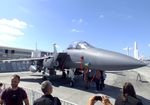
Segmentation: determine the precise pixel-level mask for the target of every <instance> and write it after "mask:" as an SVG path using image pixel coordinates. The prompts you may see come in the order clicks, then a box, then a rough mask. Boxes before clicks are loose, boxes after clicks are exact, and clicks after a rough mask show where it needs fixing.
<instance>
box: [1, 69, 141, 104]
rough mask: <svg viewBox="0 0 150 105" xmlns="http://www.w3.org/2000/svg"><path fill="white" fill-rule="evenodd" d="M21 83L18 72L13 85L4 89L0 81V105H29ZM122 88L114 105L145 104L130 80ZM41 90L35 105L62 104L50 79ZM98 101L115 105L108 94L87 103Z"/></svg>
mask: <svg viewBox="0 0 150 105" xmlns="http://www.w3.org/2000/svg"><path fill="white" fill-rule="evenodd" d="M100 75H101V73H100V71H97V77H96V78H99V77H100ZM19 83H20V76H19V75H16V74H15V75H12V77H11V87H8V88H6V89H4V90H3V89H2V86H3V83H0V105H29V100H28V96H27V93H26V91H25V90H24V89H23V88H21V87H19V86H18V84H19ZM97 89H98V87H97ZM122 90H123V91H122V93H121V95H120V96H118V98H117V99H116V100H115V103H114V105H143V104H142V101H141V100H140V99H139V98H137V96H136V92H135V90H134V87H133V85H132V84H131V83H130V82H126V83H124V85H123V88H122ZM41 91H42V92H43V95H42V96H41V97H40V98H38V99H36V100H35V101H34V102H33V105H61V102H60V99H59V98H58V97H54V96H52V92H53V86H52V83H51V82H50V81H49V80H46V81H43V82H42V83H41ZM97 101H100V102H101V103H102V104H103V105H113V104H112V103H111V102H110V100H109V97H108V96H92V97H90V98H89V100H88V103H87V105H94V104H95V103H96V102H97ZM23 103H24V104H23Z"/></svg>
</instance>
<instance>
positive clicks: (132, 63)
mask: <svg viewBox="0 0 150 105" xmlns="http://www.w3.org/2000/svg"><path fill="white" fill-rule="evenodd" d="M118 59H120V60H119V61H118V64H120V65H122V69H134V68H138V67H143V66H146V64H145V63H144V62H143V61H140V60H137V59H135V58H132V57H130V56H124V55H122V56H120V57H119V58H118Z"/></svg>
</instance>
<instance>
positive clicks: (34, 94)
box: [2, 83, 77, 105]
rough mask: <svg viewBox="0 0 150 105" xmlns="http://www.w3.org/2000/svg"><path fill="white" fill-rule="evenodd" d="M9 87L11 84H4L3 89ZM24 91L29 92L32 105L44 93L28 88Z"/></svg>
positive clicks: (67, 104)
mask: <svg viewBox="0 0 150 105" xmlns="http://www.w3.org/2000/svg"><path fill="white" fill-rule="evenodd" d="M7 87H10V84H5V83H4V85H3V88H2V89H6V88H7ZM24 90H25V91H26V92H27V95H28V98H29V103H30V105H33V102H34V100H36V99H37V98H39V97H41V96H42V93H40V92H38V91H34V90H31V89H27V88H24ZM59 99H60V98H59ZM60 101H61V104H62V105H77V104H75V103H72V102H69V101H66V100H63V99H60Z"/></svg>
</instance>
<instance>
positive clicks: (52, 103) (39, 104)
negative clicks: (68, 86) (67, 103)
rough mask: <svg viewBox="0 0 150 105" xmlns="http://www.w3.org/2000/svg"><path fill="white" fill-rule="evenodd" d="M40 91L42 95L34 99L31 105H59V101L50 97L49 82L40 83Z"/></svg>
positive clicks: (50, 84)
mask: <svg viewBox="0 0 150 105" xmlns="http://www.w3.org/2000/svg"><path fill="white" fill-rule="evenodd" d="M41 90H42V92H43V93H44V95H43V96H41V97H40V98H38V99H36V100H35V101H34V103H33V105H61V102H60V100H59V99H58V98H57V97H53V96H52V95H51V94H52V92H53V87H52V83H51V82H50V81H44V82H42V84H41Z"/></svg>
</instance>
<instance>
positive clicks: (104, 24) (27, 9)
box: [0, 0, 150, 59]
mask: <svg viewBox="0 0 150 105" xmlns="http://www.w3.org/2000/svg"><path fill="white" fill-rule="evenodd" d="M149 4H150V1H149V0H1V3H0V45H3V46H10V47H17V48H27V49H35V46H36V43H37V48H38V49H40V50H44V51H53V47H52V44H53V43H56V44H57V46H58V47H57V49H58V51H63V50H65V49H66V48H67V47H68V46H69V45H70V44H71V43H73V42H76V41H86V42H88V43H90V44H91V45H93V46H95V47H97V48H102V49H106V50H111V51H115V52H119V53H123V54H126V51H125V50H123V49H125V48H127V47H130V48H131V50H130V51H129V55H130V56H133V46H134V42H135V41H136V42H137V44H138V49H139V55H140V56H142V57H144V58H145V59H146V58H150V6H149Z"/></svg>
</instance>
